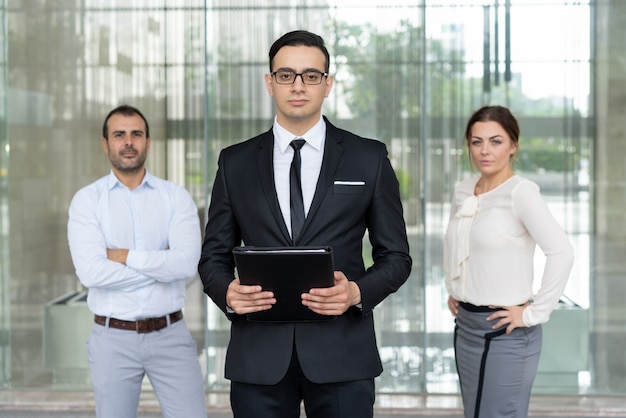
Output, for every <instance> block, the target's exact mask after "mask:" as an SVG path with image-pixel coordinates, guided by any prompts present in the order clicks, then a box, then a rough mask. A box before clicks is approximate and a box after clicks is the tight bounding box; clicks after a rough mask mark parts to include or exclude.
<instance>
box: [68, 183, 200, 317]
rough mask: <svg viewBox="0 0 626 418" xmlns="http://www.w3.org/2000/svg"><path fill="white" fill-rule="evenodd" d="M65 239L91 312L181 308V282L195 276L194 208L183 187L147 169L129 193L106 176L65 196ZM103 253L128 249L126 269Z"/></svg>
mask: <svg viewBox="0 0 626 418" xmlns="http://www.w3.org/2000/svg"><path fill="white" fill-rule="evenodd" d="M68 241H69V247H70V252H71V255H72V261H73V262H74V267H75V269H76V274H77V275H78V278H79V279H80V281H81V283H82V284H83V285H84V286H85V287H87V288H88V289H89V292H88V296H87V303H88V306H89V309H90V310H91V311H92V312H93V313H95V314H97V315H103V316H111V317H114V318H118V319H124V320H130V321H134V320H136V319H141V318H150V317H159V316H163V315H165V314H168V313H171V312H175V311H177V310H179V309H181V308H182V307H183V305H184V303H185V284H186V279H189V278H192V277H194V276H195V274H196V272H197V267H198V260H199V259H200V247H201V231H200V224H199V219H198V210H197V208H196V205H195V204H194V202H193V200H192V198H191V196H190V195H189V193H188V192H187V191H186V190H185V189H184V188H183V187H181V186H179V185H176V184H174V183H172V182H169V181H166V180H163V179H160V178H157V177H155V176H153V175H151V174H150V173H148V172H147V171H146V174H145V176H144V179H143V181H142V183H141V185H140V186H139V187H137V188H136V189H134V190H130V189H128V188H127V187H126V186H125V185H124V184H122V183H121V182H120V181H119V180H118V179H117V177H116V176H115V175H114V174H113V172H111V173H110V174H109V175H107V176H105V177H102V178H101V179H99V180H97V181H95V182H94V183H92V184H90V185H88V186H86V187H84V188H82V189H81V190H79V191H78V192H77V193H76V195H75V196H74V198H73V199H72V202H71V205H70V209H69V221H68ZM107 248H111V249H128V250H130V251H129V252H128V257H127V260H126V264H122V263H118V262H114V261H111V260H109V259H108V258H107Z"/></svg>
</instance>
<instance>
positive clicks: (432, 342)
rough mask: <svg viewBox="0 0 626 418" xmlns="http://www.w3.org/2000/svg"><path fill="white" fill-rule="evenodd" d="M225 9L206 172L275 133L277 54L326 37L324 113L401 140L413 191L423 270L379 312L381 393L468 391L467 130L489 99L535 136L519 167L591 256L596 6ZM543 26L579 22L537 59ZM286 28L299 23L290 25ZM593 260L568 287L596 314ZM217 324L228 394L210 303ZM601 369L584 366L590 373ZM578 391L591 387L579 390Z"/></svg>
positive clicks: (211, 13) (367, 4)
mask: <svg viewBox="0 0 626 418" xmlns="http://www.w3.org/2000/svg"><path fill="white" fill-rule="evenodd" d="M222 3H223V2H214V4H213V8H212V9H209V10H208V21H209V22H214V23H215V24H214V25H211V24H209V26H213V27H214V28H215V29H214V30H215V33H214V34H213V35H212V36H210V37H209V39H210V42H209V43H208V53H207V65H208V67H209V71H208V77H209V78H208V80H209V81H208V83H209V100H210V105H209V109H214V110H215V111H214V114H215V115H217V118H216V120H215V121H214V125H212V126H211V127H210V129H211V132H212V134H211V135H210V138H215V140H211V141H210V142H209V143H208V144H207V145H208V146H207V154H206V157H207V160H208V161H209V164H207V165H208V166H209V165H212V164H214V162H215V159H216V158H217V153H218V151H219V149H221V148H222V147H223V146H226V145H228V144H230V143H233V142H239V141H241V140H243V139H246V138H248V137H251V136H254V135H256V134H257V133H259V132H261V131H263V130H266V129H269V127H270V126H271V118H272V116H273V109H272V106H271V102H270V101H269V99H268V98H267V97H266V92H265V91H264V87H263V86H262V81H261V78H262V75H263V73H264V72H266V71H267V63H266V62H265V60H266V58H265V57H266V51H267V50H268V48H269V45H270V44H271V42H272V41H273V40H274V39H275V38H276V37H277V36H279V35H281V34H282V33H283V32H286V31H288V30H291V29H296V28H298V27H300V26H301V25H299V24H300V21H299V19H300V17H301V16H302V14H303V13H305V12H306V13H307V17H308V19H307V22H306V26H305V27H307V28H308V29H310V30H312V31H314V32H318V33H320V34H324V37H325V39H326V41H327V44H328V45H329V49H330V51H331V56H332V58H331V61H332V64H331V73H333V74H334V75H335V77H336V82H335V86H334V90H333V92H332V93H331V97H329V99H328V100H327V101H326V104H325V110H324V113H325V114H326V115H328V116H329V117H330V118H331V119H333V120H334V121H335V122H336V123H337V124H338V125H339V126H341V127H344V128H346V129H348V130H353V131H355V132H357V133H359V134H361V135H363V136H366V137H372V138H377V139H379V140H381V141H384V142H385V143H387V145H388V147H389V150H390V157H391V159H392V162H393V164H394V167H395V169H396V171H397V173H398V177H399V179H400V181H401V187H402V195H403V203H404V206H405V216H406V220H407V227H408V229H409V234H410V239H411V249H412V254H413V256H414V268H413V273H412V275H411V278H410V279H409V281H408V282H407V284H406V285H405V286H404V287H403V288H402V289H401V290H400V291H399V292H398V294H396V295H393V296H391V297H390V298H389V299H388V300H387V301H385V302H383V303H382V304H381V306H380V307H378V308H377V310H376V316H377V318H376V319H377V333H378V336H379V345H380V350H381V356H382V358H383V361H384V364H385V370H386V372H385V373H383V375H382V376H381V377H380V378H379V379H378V382H377V389H378V390H379V391H382V392H437V393H456V392H458V386H457V378H456V372H455V366H454V356H453V354H454V353H453V350H452V334H451V333H452V330H453V326H454V323H453V321H452V317H451V316H450V314H449V313H448V311H447V305H446V299H447V292H446V291H445V288H444V286H443V271H442V236H443V233H444V231H445V228H446V225H447V219H448V216H449V214H448V212H449V203H448V202H449V199H450V197H451V192H452V187H453V185H454V183H455V182H456V181H458V180H459V179H461V178H462V177H464V176H467V175H470V174H471V173H470V172H469V171H468V169H469V167H468V165H467V155H466V154H465V150H464V147H463V130H464V124H465V121H466V119H467V118H468V117H469V115H470V114H471V113H472V112H473V110H475V109H477V108H478V107H480V105H482V104H486V103H500V104H504V105H507V106H509V107H511V108H512V109H513V110H514V112H515V113H516V115H517V116H518V117H519V119H520V122H521V125H522V129H523V141H522V149H523V150H524V152H523V158H522V159H521V161H520V162H519V167H518V168H517V169H518V171H519V172H520V174H522V175H525V176H528V177H530V178H532V179H534V180H536V181H538V182H539V183H540V185H541V187H542V189H543V190H544V192H545V194H546V198H547V200H548V201H549V202H550V205H551V207H552V209H553V210H554V212H555V216H557V217H558V219H559V220H560V221H561V222H562V223H563V226H564V227H565V228H566V230H567V232H568V233H569V234H570V236H571V237H572V240H573V242H574V244H575V245H576V248H577V253H579V252H582V253H583V254H588V247H589V243H588V237H589V235H588V234H589V222H588V216H589V200H588V195H587V193H588V192H587V191H586V187H587V186H586V185H587V184H588V182H589V180H588V179H589V173H590V167H589V161H590V157H591V156H590V138H589V136H588V135H587V132H588V121H587V113H588V109H587V107H588V104H587V103H588V97H589V91H590V83H589V59H590V52H589V43H588V39H589V5H588V4H581V3H577V4H576V5H571V4H569V3H564V2H544V3H542V4H537V3H536V2H522V1H520V2H516V1H513V2H511V3H512V6H511V7H510V8H507V7H505V2H479V1H475V2H463V3H459V2H453V1H450V2H447V1H432V2H424V4H416V3H417V2H410V1H406V2H403V1H396V2H393V4H389V3H388V2H381V1H362V0H361V1H355V2H350V1H341V2H339V1H337V2H329V3H328V4H329V7H328V8H326V7H325V6H324V2H319V4H318V3H314V4H313V3H311V2H307V3H304V2H303V3H302V4H294V2H289V5H287V4H285V5H283V4H282V3H280V2H279V3H273V4H272V5H271V6H270V5H268V4H266V3H265V2H261V1H259V2H247V3H246V7H244V6H243V5H242V6H241V7H240V8H238V6H236V5H234V4H233V3H232V2H229V3H228V5H229V6H228V7H226V5H225V3H224V4H222ZM255 6H258V7H259V8H258V9H255V10H254V11H252V10H251V9H254V8H255ZM539 15H540V16H541V19H539V20H538V19H537V18H536V17H537V16H539ZM563 15H566V16H568V20H567V22H565V21H564V20H563V19H562V18H560V17H559V16H563ZM318 16H319V19H318ZM509 19H510V23H508V22H509ZM530 20H532V21H533V22H535V21H537V25H542V24H547V23H549V22H552V26H554V22H555V21H558V22H564V23H563V27H562V28H561V27H559V30H557V31H556V34H555V35H553V36H551V38H550V40H549V41H548V42H541V44H542V48H541V49H542V52H541V53H534V52H536V51H535V50H536V49H537V48H536V45H537V40H535V42H533V41H532V40H531V41H529V38H528V35H527V32H528V30H527V28H528V22H529V21H530ZM234 22H244V23H243V27H246V28H247V29H246V30H245V31H241V30H239V29H240V28H241V27H242V25H241V23H239V25H235V24H234ZM284 22H290V24H289V25H284V24H283V25H280V24H278V23H284ZM542 22H543V23H542ZM534 24H535V23H533V25H534ZM561 29H562V30H561ZM537 33H541V32H539V31H537ZM218 34H219V35H218ZM270 35H271V36H270ZM213 92H215V93H213ZM216 98H219V100H217V99H216ZM210 113H211V112H210ZM234 121H236V125H235V126H233V122H234ZM212 168H213V170H209V171H208V178H209V184H210V183H211V181H212V177H211V176H212V175H213V174H214V167H212ZM209 192H210V191H209ZM366 256H367V252H366ZM588 264H589V260H588V258H586V257H581V258H578V259H577V266H576V268H575V269H574V270H575V273H574V274H573V277H572V280H571V281H570V283H569V285H568V288H567V292H566V293H567V296H568V299H567V300H571V302H572V303H574V304H575V306H579V307H580V308H582V309H586V308H587V307H588V305H589V297H588V294H589V282H588V274H587V273H588V270H589V268H588ZM537 266H538V269H539V268H540V267H541V258H540V257H538V260H537ZM538 274H540V271H539V272H538ZM208 316H209V323H208V335H209V340H208V341H209V342H214V344H213V346H212V348H211V349H210V353H211V354H210V356H209V359H210V360H209V365H210V370H211V367H214V369H212V370H214V372H211V371H210V372H209V375H210V376H211V379H210V382H209V383H210V387H211V388H227V382H226V381H225V380H223V379H222V378H221V372H220V371H221V370H222V368H223V361H224V345H225V344H226V343H227V338H228V327H229V324H228V322H227V321H226V320H225V319H224V317H223V315H222V314H221V313H220V312H218V311H217V310H216V309H215V308H214V307H213V306H212V305H211V304H209V306H208ZM209 345H211V344H209ZM548 345H549V342H548ZM546 350H547V351H550V347H547V348H546ZM587 370H588V368H587V364H584V365H583V368H582V369H581V372H582V373H584V372H586V371H587ZM577 374H578V371H577V372H576V375H577ZM568 385H569V383H568ZM565 390H566V391H569V390H574V391H575V390H578V383H577V382H576V385H575V387H572V386H570V387H566V388H565Z"/></svg>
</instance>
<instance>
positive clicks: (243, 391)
mask: <svg viewBox="0 0 626 418" xmlns="http://www.w3.org/2000/svg"><path fill="white" fill-rule="evenodd" d="M329 355H332V353H329ZM374 399H375V394H374V379H365V380H357V381H352V382H339V383H321V384H320V383H313V382H311V381H310V380H308V379H307V378H306V377H305V376H304V374H303V372H302V369H301V368H300V363H299V361H298V356H297V353H296V348H295V347H294V349H293V354H292V358H291V363H290V365H289V369H288V370H287V374H286V375H285V377H284V378H283V379H282V380H281V381H280V382H279V383H278V384H276V385H255V384H249V383H241V382H234V381H233V382H231V391H230V400H231V406H232V409H233V414H234V415H233V416H234V418H297V417H299V416H300V403H301V402H302V401H304V410H305V412H306V417H307V418H355V417H358V418H372V417H373V416H374Z"/></svg>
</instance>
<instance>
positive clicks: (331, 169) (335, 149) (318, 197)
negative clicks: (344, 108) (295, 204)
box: [300, 118, 343, 237]
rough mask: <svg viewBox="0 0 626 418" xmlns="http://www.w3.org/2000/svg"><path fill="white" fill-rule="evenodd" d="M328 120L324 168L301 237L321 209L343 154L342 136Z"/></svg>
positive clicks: (323, 160) (304, 234)
mask: <svg viewBox="0 0 626 418" xmlns="http://www.w3.org/2000/svg"><path fill="white" fill-rule="evenodd" d="M324 120H325V122H326V141H325V143H324V157H323V159H322V168H321V170H320V176H319V179H318V180H317V185H316V187H315V194H314V195H313V201H312V202H311V208H310V209H309V213H308V214H307V217H306V219H305V221H304V226H303V227H302V232H301V233H300V237H303V236H306V235H307V234H306V231H307V229H308V228H309V224H310V223H311V222H312V220H313V218H315V214H316V213H317V212H318V211H319V210H320V207H321V205H322V202H323V201H324V197H325V196H326V194H327V193H328V191H329V190H330V189H331V187H332V186H333V179H334V178H335V172H336V171H337V166H338V165H339V161H341V156H342V154H343V148H342V147H341V145H340V144H341V137H340V136H339V135H338V134H337V130H336V129H335V127H334V126H333V125H332V124H331V123H330V122H328V120H327V119H326V118H324Z"/></svg>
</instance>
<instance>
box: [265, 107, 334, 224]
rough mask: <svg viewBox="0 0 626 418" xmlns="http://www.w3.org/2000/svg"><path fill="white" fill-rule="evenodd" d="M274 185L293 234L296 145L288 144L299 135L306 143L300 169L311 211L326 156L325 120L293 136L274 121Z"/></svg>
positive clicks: (303, 196)
mask: <svg viewBox="0 0 626 418" xmlns="http://www.w3.org/2000/svg"><path fill="white" fill-rule="evenodd" d="M273 132H274V187H275V188H276V194H277V196H278V203H279V204H280V210H281V211H282V213H283V218H284V219H285V223H286V224H287V228H288V229H289V233H291V210H290V207H289V169H290V167H291V160H292V159H293V153H294V151H293V148H292V147H291V146H290V145H289V144H290V143H291V141H293V140H294V139H296V138H302V139H304V140H305V141H306V144H304V145H303V146H302V149H301V150H300V156H301V161H302V165H301V168H300V173H301V178H302V199H303V201H304V214H305V216H306V215H307V214H308V213H309V209H310V208H311V202H312V201H313V195H314V194H315V188H316V186H317V179H318V178H319V175H320V170H321V169H322V159H323V158H324V143H325V141H326V123H325V122H324V119H323V118H322V117H320V120H319V121H318V122H317V123H316V124H315V126H313V127H312V128H311V129H310V130H309V131H308V132H306V133H305V134H304V135H300V136H297V135H294V134H292V133H291V132H289V131H287V130H286V129H285V128H283V127H282V126H280V124H279V123H278V121H277V120H276V118H275V120H274V127H273Z"/></svg>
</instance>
